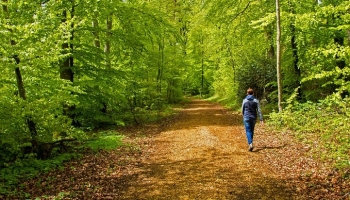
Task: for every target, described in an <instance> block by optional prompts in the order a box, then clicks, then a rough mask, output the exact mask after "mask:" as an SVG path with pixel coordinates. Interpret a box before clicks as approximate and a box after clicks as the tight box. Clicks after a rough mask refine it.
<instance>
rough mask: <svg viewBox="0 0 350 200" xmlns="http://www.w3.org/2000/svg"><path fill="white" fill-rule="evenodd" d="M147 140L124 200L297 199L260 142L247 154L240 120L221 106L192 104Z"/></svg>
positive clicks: (123, 193) (124, 189) (122, 195)
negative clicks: (272, 165)
mask: <svg viewBox="0 0 350 200" xmlns="http://www.w3.org/2000/svg"><path fill="white" fill-rule="evenodd" d="M260 129H261V127H259V126H257V130H256V135H259V132H260ZM148 140H149V141H148V144H149V145H147V147H145V148H144V149H143V150H142V151H143V152H142V158H141V161H140V163H139V165H138V167H137V168H135V169H134V172H133V176H131V177H130V178H128V179H127V180H126V179H124V183H123V187H122V188H120V189H121V190H119V192H120V193H119V195H120V196H119V197H120V199H293V196H292V192H291V191H292V190H291V189H290V188H288V187H287V185H286V184H285V182H284V180H283V178H281V177H279V176H278V175H277V174H276V173H274V172H273V171H271V170H269V169H270V168H269V167H268V164H267V163H265V162H264V161H263V160H264V159H263V157H264V151H263V149H262V148H260V147H259V141H256V142H255V144H256V149H255V151H254V152H248V147H247V144H246V138H245V135H244V129H243V125H242V119H241V116H239V115H233V114H231V113H229V112H228V111H227V110H226V109H224V108H223V107H221V106H219V105H218V104H215V103H210V102H206V101H204V100H192V101H190V102H189V104H188V106H187V107H186V108H184V109H183V110H182V111H181V113H180V114H179V116H178V118H177V119H176V120H175V121H174V122H173V123H170V124H169V125H168V126H167V127H165V128H164V130H162V131H161V132H160V133H159V134H155V135H154V136H153V137H150V138H149V139H148Z"/></svg>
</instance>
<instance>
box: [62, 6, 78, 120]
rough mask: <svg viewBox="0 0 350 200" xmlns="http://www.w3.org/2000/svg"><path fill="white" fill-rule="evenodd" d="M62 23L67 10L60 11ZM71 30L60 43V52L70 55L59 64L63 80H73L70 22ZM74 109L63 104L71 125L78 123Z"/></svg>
mask: <svg viewBox="0 0 350 200" xmlns="http://www.w3.org/2000/svg"><path fill="white" fill-rule="evenodd" d="M71 3H72V8H71V9H72V10H71V14H70V15H71V18H73V17H74V7H75V5H74V0H72V1H71ZM61 22H62V24H64V25H67V24H66V23H67V11H66V10H64V11H63V13H62V20H61ZM71 29H72V30H71V32H70V37H69V39H68V41H65V42H64V43H63V44H62V53H63V54H65V53H70V54H71V55H70V56H69V57H68V58H65V59H64V60H63V61H62V62H61V64H60V78H61V79H64V80H69V81H70V82H73V81H74V72H73V70H72V68H73V65H74V63H73V62H74V57H73V55H72V54H73V51H74V44H73V40H74V31H73V30H74V24H73V23H72V24H71ZM66 34H68V33H66ZM74 109H75V106H68V105H63V114H64V115H66V116H68V117H69V118H71V119H72V125H73V126H76V125H79V123H78V122H76V121H75V115H74V114H73V111H74Z"/></svg>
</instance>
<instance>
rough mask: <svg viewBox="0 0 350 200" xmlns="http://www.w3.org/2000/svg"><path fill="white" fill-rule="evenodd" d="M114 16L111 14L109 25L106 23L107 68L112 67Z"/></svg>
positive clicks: (108, 18) (108, 19)
mask: <svg viewBox="0 0 350 200" xmlns="http://www.w3.org/2000/svg"><path fill="white" fill-rule="evenodd" d="M112 17H113V15H112V14H110V15H109V16H108V17H107V23H106V28H107V34H106V38H107V39H106V44H105V49H104V51H105V54H106V66H107V68H110V67H111V56H110V53H111V37H112V28H113V19H112Z"/></svg>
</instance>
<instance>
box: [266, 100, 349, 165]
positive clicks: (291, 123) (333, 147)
mask: <svg viewBox="0 0 350 200" xmlns="http://www.w3.org/2000/svg"><path fill="white" fill-rule="evenodd" d="M349 117H350V99H349V98H347V99H341V98H340V97H338V96H332V97H329V98H327V99H325V100H322V101H319V102H318V103H313V102H306V103H302V104H301V103H295V104H293V105H290V106H289V107H288V108H287V109H285V110H284V111H283V112H282V113H271V114H270V118H271V120H270V121H269V124H270V125H272V126H274V128H276V129H277V130H280V131H281V130H285V129H288V130H289V131H291V132H292V133H294V134H295V137H296V138H298V139H299V140H300V141H302V142H303V143H304V144H305V145H308V146H309V147H310V148H311V153H312V154H313V155H314V156H315V157H316V156H317V157H320V158H321V159H322V160H323V161H330V162H332V164H333V165H334V166H335V167H336V168H338V169H343V170H348V169H350V158H349V157H350V150H349V149H350V132H349V130H350V124H349V122H350V119H349Z"/></svg>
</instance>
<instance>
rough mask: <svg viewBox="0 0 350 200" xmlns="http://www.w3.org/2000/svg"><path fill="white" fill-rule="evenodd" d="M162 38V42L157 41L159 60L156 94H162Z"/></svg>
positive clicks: (163, 40)
mask: <svg viewBox="0 0 350 200" xmlns="http://www.w3.org/2000/svg"><path fill="white" fill-rule="evenodd" d="M164 42H165V39H164V36H162V40H161V41H159V44H158V52H159V55H160V59H159V60H158V73H157V89H158V93H159V94H161V93H162V76H163V70H164Z"/></svg>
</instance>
